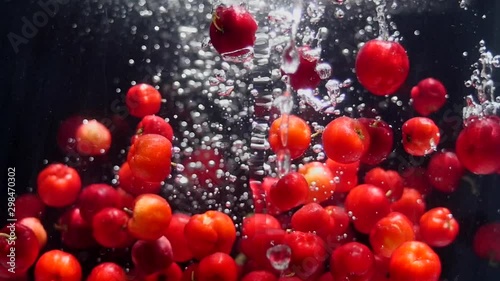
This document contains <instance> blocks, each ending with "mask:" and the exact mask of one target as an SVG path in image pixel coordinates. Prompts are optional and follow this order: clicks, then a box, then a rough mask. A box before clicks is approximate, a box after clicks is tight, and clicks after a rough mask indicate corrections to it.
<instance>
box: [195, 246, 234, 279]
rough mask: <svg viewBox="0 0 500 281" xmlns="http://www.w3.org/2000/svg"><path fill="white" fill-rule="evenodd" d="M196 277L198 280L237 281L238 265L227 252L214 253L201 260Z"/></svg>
mask: <svg viewBox="0 0 500 281" xmlns="http://www.w3.org/2000/svg"><path fill="white" fill-rule="evenodd" d="M196 277H197V278H196V280H197V281H213V280H218V281H237V280H238V265H237V264H236V262H235V261H234V259H233V258H232V257H231V256H230V255H228V254H226V253H220V252H218V253H213V254H211V255H209V256H206V257H204V258H203V259H202V260H201V261H200V264H199V265H198V269H197V270H196Z"/></svg>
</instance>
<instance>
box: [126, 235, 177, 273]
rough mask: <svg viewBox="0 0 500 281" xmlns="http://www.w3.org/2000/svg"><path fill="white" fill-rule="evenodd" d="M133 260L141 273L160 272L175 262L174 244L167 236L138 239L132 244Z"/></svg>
mask: <svg viewBox="0 0 500 281" xmlns="http://www.w3.org/2000/svg"><path fill="white" fill-rule="evenodd" d="M132 262H133V263H134V265H135V268H136V269H137V270H138V272H140V273H141V274H144V275H151V274H153V273H156V272H159V271H161V270H162V269H164V268H165V267H167V266H169V265H171V264H172V263H173V253H172V245H171V244H170V241H168V239H167V238H165V236H161V237H160V238H158V239H156V240H148V241H145V240H139V241H136V242H135V243H134V246H132Z"/></svg>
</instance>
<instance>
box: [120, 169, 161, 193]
mask: <svg viewBox="0 0 500 281" xmlns="http://www.w3.org/2000/svg"><path fill="white" fill-rule="evenodd" d="M118 179H119V180H120V181H119V186H120V187H121V188H122V189H123V190H124V191H126V192H127V193H130V194H131V195H133V196H139V195H142V194H146V193H153V194H158V193H160V189H161V181H160V182H148V181H144V180H142V179H140V178H138V177H136V176H134V175H133V174H132V171H131V170H130V165H129V164H128V163H127V162H125V163H123V164H122V166H121V167H120V171H119V172H118Z"/></svg>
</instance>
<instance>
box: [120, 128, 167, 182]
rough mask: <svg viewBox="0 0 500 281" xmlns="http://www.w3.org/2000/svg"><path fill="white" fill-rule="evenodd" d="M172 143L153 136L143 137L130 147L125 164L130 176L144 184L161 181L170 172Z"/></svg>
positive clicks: (161, 137) (158, 136)
mask: <svg viewBox="0 0 500 281" xmlns="http://www.w3.org/2000/svg"><path fill="white" fill-rule="evenodd" d="M171 157H172V143H171V142H170V141H168V140H167V139H166V138H165V137H163V136H160V135H155V134H148V135H143V136H140V137H139V138H137V140H136V141H135V142H134V144H132V146H131V147H130V150H129V153H128V156H127V162H128V164H129V166H130V171H132V175H133V176H135V177H137V178H138V179H140V180H143V181H146V182H160V181H163V180H164V179H165V178H166V177H167V176H168V175H169V174H170V171H171Z"/></svg>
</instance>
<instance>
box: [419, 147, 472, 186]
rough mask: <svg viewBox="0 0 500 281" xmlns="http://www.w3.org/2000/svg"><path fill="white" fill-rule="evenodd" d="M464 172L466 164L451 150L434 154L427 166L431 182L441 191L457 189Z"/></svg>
mask: <svg viewBox="0 0 500 281" xmlns="http://www.w3.org/2000/svg"><path fill="white" fill-rule="evenodd" d="M464 174H465V168H464V166H463V165H462V163H460V160H458V157H457V155H456V154H455V153H453V152H451V151H448V152H438V153H435V154H433V155H432V157H431V160H430V161H429V164H428V166H427V177H428V178H429V182H430V183H431V184H432V186H434V187H435V188H436V189H437V190H439V191H441V192H446V193H451V192H453V191H455V190H456V189H457V188H458V186H459V185H460V180H461V179H462V177H463V176H464Z"/></svg>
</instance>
